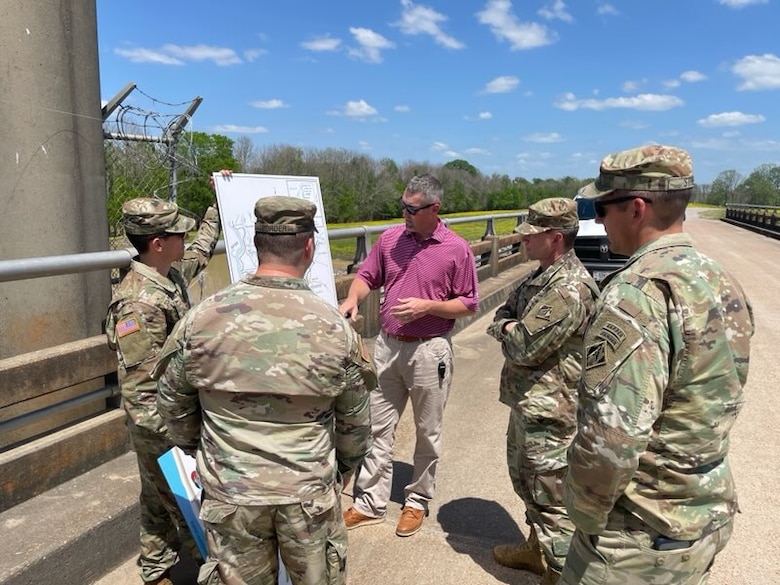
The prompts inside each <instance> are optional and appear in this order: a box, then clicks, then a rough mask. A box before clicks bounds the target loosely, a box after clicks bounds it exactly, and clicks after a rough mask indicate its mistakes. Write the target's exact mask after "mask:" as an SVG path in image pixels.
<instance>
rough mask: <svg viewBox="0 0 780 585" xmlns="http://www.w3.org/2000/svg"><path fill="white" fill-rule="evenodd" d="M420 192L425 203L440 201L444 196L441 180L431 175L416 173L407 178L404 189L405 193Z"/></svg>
mask: <svg viewBox="0 0 780 585" xmlns="http://www.w3.org/2000/svg"><path fill="white" fill-rule="evenodd" d="M414 193H421V194H422V196H423V201H425V203H441V199H442V197H443V196H444V188H443V187H442V186H441V181H439V179H437V178H436V177H434V176H433V175H416V176H414V177H412V178H411V179H409V182H408V183H407V184H406V189H404V194H405V195H412V194H414Z"/></svg>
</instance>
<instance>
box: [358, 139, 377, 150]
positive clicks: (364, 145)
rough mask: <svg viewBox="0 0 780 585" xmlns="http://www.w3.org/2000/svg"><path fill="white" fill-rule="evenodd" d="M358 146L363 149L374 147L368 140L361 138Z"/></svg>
mask: <svg viewBox="0 0 780 585" xmlns="http://www.w3.org/2000/svg"><path fill="white" fill-rule="evenodd" d="M358 146H360V148H362V149H363V150H371V149H373V148H374V147H373V146H371V143H370V142H368V141H366V140H359V141H358Z"/></svg>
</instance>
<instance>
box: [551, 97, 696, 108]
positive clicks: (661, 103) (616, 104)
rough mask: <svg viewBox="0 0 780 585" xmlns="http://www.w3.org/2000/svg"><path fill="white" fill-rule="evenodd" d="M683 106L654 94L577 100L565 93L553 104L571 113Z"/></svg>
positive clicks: (677, 100)
mask: <svg viewBox="0 0 780 585" xmlns="http://www.w3.org/2000/svg"><path fill="white" fill-rule="evenodd" d="M683 104H685V102H684V101H683V100H681V99H680V98H678V97H677V96H673V95H659V94H654V93H643V94H640V95H636V96H632V97H617V98H606V99H603V100H596V99H582V100H581V99H577V96H575V95H574V94H573V93H567V94H566V95H565V96H563V98H561V99H560V100H558V101H557V102H555V103H554V104H553V105H554V106H555V107H556V108H560V109H562V110H567V111H569V112H573V111H575V110H579V109H583V110H599V111H600V110H612V109H629V110H650V111H664V110H670V109H672V108H677V107H680V106H682V105H683Z"/></svg>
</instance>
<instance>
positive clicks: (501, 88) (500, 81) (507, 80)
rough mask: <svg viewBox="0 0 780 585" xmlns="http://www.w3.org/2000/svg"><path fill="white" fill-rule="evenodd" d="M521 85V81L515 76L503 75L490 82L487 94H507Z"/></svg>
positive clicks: (487, 86) (485, 90)
mask: <svg viewBox="0 0 780 585" xmlns="http://www.w3.org/2000/svg"><path fill="white" fill-rule="evenodd" d="M518 85H520V80H519V79H518V78H517V77H515V76H514V75H502V76H500V77H496V78H495V79H493V80H492V81H489V82H488V84H487V85H486V86H485V89H483V90H482V91H484V92H485V93H507V92H510V91H512V90H513V89H515V88H516V87H517V86H518Z"/></svg>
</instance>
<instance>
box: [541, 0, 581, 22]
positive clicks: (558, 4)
mask: <svg viewBox="0 0 780 585" xmlns="http://www.w3.org/2000/svg"><path fill="white" fill-rule="evenodd" d="M537 14H538V15H539V16H541V17H543V18H546V19H547V20H555V19H558V20H562V21H563V22H574V18H572V15H571V14H569V13H568V12H567V11H566V3H565V2H564V1H563V0H553V2H552V4H550V5H549V6H545V7H543V8H541V9H540V10H539V11H538V12H537Z"/></svg>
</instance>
